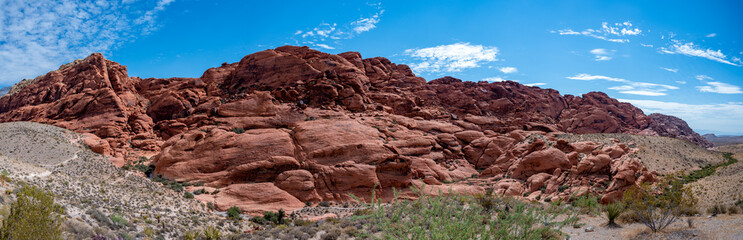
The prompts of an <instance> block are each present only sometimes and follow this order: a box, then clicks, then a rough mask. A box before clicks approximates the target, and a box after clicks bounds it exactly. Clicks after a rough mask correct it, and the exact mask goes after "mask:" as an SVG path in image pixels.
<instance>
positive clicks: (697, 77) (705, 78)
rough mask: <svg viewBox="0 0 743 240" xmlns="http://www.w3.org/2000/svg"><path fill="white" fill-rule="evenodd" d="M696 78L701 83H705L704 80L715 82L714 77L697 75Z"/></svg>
mask: <svg viewBox="0 0 743 240" xmlns="http://www.w3.org/2000/svg"><path fill="white" fill-rule="evenodd" d="M694 78H696V79H697V80H699V81H704V80H715V79H714V78H712V77H710V76H707V75H696V76H694Z"/></svg>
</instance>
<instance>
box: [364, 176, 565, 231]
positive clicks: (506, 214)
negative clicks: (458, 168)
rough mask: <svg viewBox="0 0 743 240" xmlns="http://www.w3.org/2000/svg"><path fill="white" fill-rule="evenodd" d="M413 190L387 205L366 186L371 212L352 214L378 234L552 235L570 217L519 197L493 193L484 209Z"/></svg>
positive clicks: (466, 200) (464, 199) (463, 198)
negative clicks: (489, 209) (407, 196)
mask: <svg viewBox="0 0 743 240" xmlns="http://www.w3.org/2000/svg"><path fill="white" fill-rule="evenodd" d="M424 187H425V186H424ZM413 191H414V192H415V193H417V194H418V199H416V200H412V201H397V200H395V201H393V203H391V204H389V205H383V204H380V203H379V202H378V201H377V200H376V198H375V197H374V192H372V198H371V199H372V203H371V204H366V207H367V208H370V209H373V211H372V213H371V214H369V215H366V216H354V217H352V218H353V219H363V220H366V221H369V224H370V225H372V226H374V228H375V229H377V230H379V231H380V234H381V238H382V239H554V238H559V235H560V232H559V229H561V228H562V227H563V226H566V225H567V224H568V222H571V221H574V220H575V217H574V216H567V217H566V218H565V220H562V221H556V220H555V219H556V218H557V216H558V215H560V214H563V213H565V211H562V212H559V211H554V213H553V212H550V211H547V210H545V209H542V207H541V206H533V205H529V204H528V203H523V202H519V201H508V200H506V199H501V198H495V202H496V204H495V205H496V206H495V207H494V208H493V212H487V211H485V209H484V208H483V207H482V206H481V205H480V204H478V203H477V200H476V199H474V198H473V197H471V196H463V195H456V194H452V193H449V194H438V195H437V196H430V195H426V194H423V191H420V190H419V189H413ZM395 195H397V193H396V192H395ZM354 198H355V199H356V200H357V201H359V202H362V201H361V200H360V199H359V198H357V197H354Z"/></svg>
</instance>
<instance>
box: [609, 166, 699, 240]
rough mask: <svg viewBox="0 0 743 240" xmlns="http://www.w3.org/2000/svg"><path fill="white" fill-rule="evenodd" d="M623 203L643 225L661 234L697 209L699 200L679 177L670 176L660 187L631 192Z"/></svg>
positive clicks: (643, 185) (634, 188)
mask: <svg viewBox="0 0 743 240" xmlns="http://www.w3.org/2000/svg"><path fill="white" fill-rule="evenodd" d="M622 201H623V202H624V204H625V205H626V206H627V208H628V209H629V210H632V211H633V212H634V213H635V215H636V217H637V218H639V220H640V222H642V223H643V224H645V226H647V227H648V228H650V230H651V231H653V232H657V231H659V230H662V229H664V228H665V227H667V226H668V225H670V224H671V223H673V222H675V221H676V220H678V218H679V217H680V216H681V215H682V211H683V210H684V209H686V208H696V204H697V199H696V197H694V195H693V193H692V191H691V189H690V188H689V187H684V184H683V180H680V179H679V177H678V176H677V175H673V174H671V175H668V176H666V177H665V178H663V179H661V180H660V181H659V182H658V183H657V184H655V185H651V184H649V183H644V184H642V186H641V187H635V186H633V187H632V188H630V189H628V190H627V191H625V192H624V196H623V199H622Z"/></svg>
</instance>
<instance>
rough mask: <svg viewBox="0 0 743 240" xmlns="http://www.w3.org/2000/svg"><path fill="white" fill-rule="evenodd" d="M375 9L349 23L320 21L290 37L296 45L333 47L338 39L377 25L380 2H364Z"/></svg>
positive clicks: (381, 10) (349, 36) (379, 15)
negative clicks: (314, 25)
mask: <svg viewBox="0 0 743 240" xmlns="http://www.w3.org/2000/svg"><path fill="white" fill-rule="evenodd" d="M366 5H367V6H369V7H373V8H374V9H375V11H376V12H375V13H374V14H373V15H371V16H369V17H362V18H359V19H358V20H355V21H353V22H350V23H345V24H338V23H326V22H323V23H320V24H319V25H317V26H316V27H313V28H311V29H308V30H297V31H296V32H294V37H292V39H293V40H294V41H295V42H296V44H297V45H300V44H303V45H314V46H315V47H319V48H324V49H335V47H330V46H331V45H339V44H340V43H341V42H340V40H344V39H351V38H354V37H356V36H358V35H359V34H361V33H364V32H368V31H371V30H372V29H374V28H376V27H377V24H378V23H379V21H380V19H381V17H382V14H384V10H383V9H381V3H374V4H369V3H367V4H366Z"/></svg>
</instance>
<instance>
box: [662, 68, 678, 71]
mask: <svg viewBox="0 0 743 240" xmlns="http://www.w3.org/2000/svg"><path fill="white" fill-rule="evenodd" d="M660 69H663V70H666V71H669V72H678V71H679V70H678V68H667V67H661V68H660Z"/></svg>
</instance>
